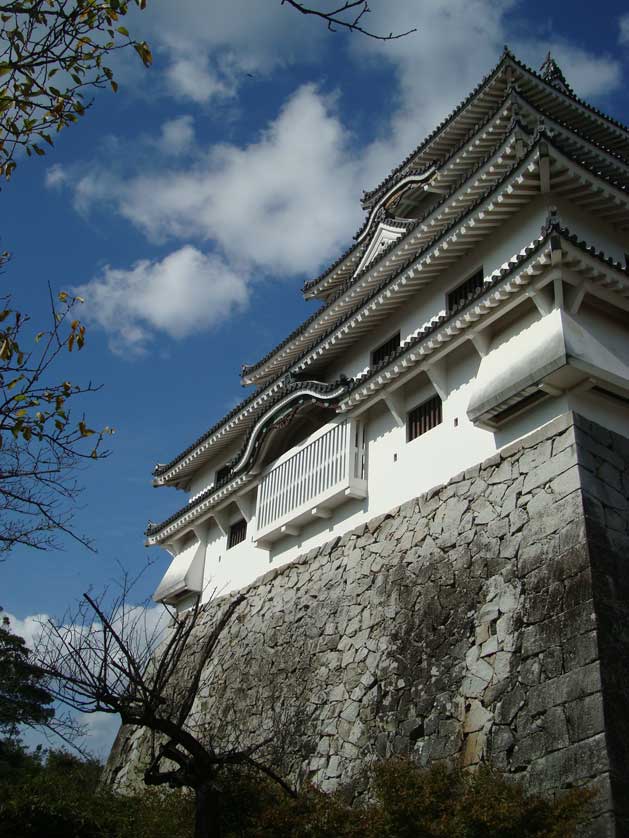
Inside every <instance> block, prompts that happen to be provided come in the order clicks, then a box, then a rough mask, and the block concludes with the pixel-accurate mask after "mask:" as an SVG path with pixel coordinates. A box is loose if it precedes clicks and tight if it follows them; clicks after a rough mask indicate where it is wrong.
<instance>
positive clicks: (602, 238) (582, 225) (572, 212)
mask: <svg viewBox="0 0 629 838" xmlns="http://www.w3.org/2000/svg"><path fill="white" fill-rule="evenodd" d="M554 202H555V206H556V207H557V210H558V211H559V217H560V219H561V223H562V224H564V225H565V226H566V227H568V228H569V229H570V232H571V233H576V234H577V235H578V236H579V237H580V238H582V239H584V241H586V242H587V243H588V244H593V245H596V247H597V249H599V250H602V251H603V253H604V254H605V256H611V257H613V258H614V259H616V260H617V261H618V262H620V263H621V264H624V262H625V253H626V252H627V251H629V237H628V236H627V234H626V233H623V232H622V231H621V230H617V229H616V228H615V227H612V226H611V225H610V224H608V223H606V222H605V221H603V220H602V219H600V218H598V217H597V216H596V215H593V214H592V213H587V212H584V210H582V209H581V208H580V207H577V206H575V204H573V203H571V202H570V201H568V200H567V199H566V198H562V197H560V196H555V197H554Z"/></svg>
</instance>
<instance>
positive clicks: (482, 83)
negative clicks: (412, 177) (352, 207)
mask: <svg viewBox="0 0 629 838" xmlns="http://www.w3.org/2000/svg"><path fill="white" fill-rule="evenodd" d="M511 57H513V53H512V52H511V51H510V50H509V49H508V47H506V46H505V48H504V50H503V52H502V55H501V56H500V58H499V59H498V61H497V63H496V64H495V66H494V67H493V69H492V70H490V71H489V73H487V74H486V75H485V76H483V78H482V79H481V80H480V82H479V83H478V84H477V85H476V86H475V87H474V88H473V89H472V90H471V91H470V93H468V95H467V96H466V97H465V98H464V99H463V100H462V101H461V102H460V103H459V104H458V105H457V107H456V108H454V110H452V111H451V112H450V113H449V114H448V115H447V116H446V117H444V119H442V120H441V122H440V123H439V124H438V125H437V127H436V128H434V129H433V130H432V131H431V132H430V134H428V136H427V137H425V138H424V139H423V140H422V142H421V143H419V145H417V146H415V148H414V149H413V151H411V152H410V154H408V155H407V156H406V157H405V158H404V160H402V162H401V163H399V164H398V165H397V166H396V167H395V168H394V169H393V170H392V171H391V172H390V173H389V174H388V175H387V176H386V177H385V178H383V180H381V181H380V183H379V184H378V185H377V186H375V187H374V188H373V189H369V190H365V191H364V192H363V198H362V201H363V205H364V202H365V200H371V198H372V197H373V196H374V195H376V194H377V193H378V192H379V191H380V190H381V189H382V187H383V186H384V185H385V184H386V183H388V182H389V180H390V179H391V178H392V177H394V176H395V175H396V174H397V173H398V172H400V171H401V170H402V169H403V168H404V167H405V166H407V165H408V164H409V163H410V162H411V160H412V159H413V158H414V157H416V156H417V155H418V154H419V153H420V151H422V150H424V149H425V148H426V147H427V146H428V145H429V144H430V143H431V142H433V140H434V139H435V137H436V136H437V135H438V134H440V133H441V132H442V131H443V130H444V129H445V128H446V127H447V125H449V124H450V123H451V122H452V121H453V120H454V119H455V117H456V116H458V114H460V113H461V112H462V111H463V110H464V109H465V108H466V107H467V105H469V103H470V102H471V101H472V100H473V99H474V97H475V96H478V94H479V93H480V91H481V90H482V88H483V87H485V85H487V84H488V83H489V81H490V80H491V79H492V78H493V77H494V76H495V75H497V73H498V70H499V69H500V67H501V65H502V64H503V63H504V62H505V60H506V59H508V58H511Z"/></svg>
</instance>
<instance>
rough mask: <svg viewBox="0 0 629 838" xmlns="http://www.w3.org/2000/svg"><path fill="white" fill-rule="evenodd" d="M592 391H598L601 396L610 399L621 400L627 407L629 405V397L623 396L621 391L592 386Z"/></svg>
mask: <svg viewBox="0 0 629 838" xmlns="http://www.w3.org/2000/svg"><path fill="white" fill-rule="evenodd" d="M592 392H593V393H598V394H599V395H600V396H607V398H609V399H614V401H617V402H619V403H620V404H622V405H624V406H625V407H626V406H627V405H629V398H627V397H626V396H621V395H620V393H612V391H611V390H607V389H606V388H605V387H592Z"/></svg>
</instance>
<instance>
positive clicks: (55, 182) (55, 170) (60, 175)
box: [45, 163, 67, 189]
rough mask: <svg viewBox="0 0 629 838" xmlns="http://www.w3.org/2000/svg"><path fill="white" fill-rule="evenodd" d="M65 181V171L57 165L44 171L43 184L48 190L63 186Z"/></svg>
mask: <svg viewBox="0 0 629 838" xmlns="http://www.w3.org/2000/svg"><path fill="white" fill-rule="evenodd" d="M66 181H67V175H66V171H65V169H64V168H63V166H60V165H59V163H55V164H54V165H53V166H51V167H50V168H49V169H47V170H46V178H45V183H46V186H47V187H48V189H56V188H58V187H60V186H63V185H64V184H65V183H66Z"/></svg>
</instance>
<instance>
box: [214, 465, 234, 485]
mask: <svg viewBox="0 0 629 838" xmlns="http://www.w3.org/2000/svg"><path fill="white" fill-rule="evenodd" d="M230 470H231V469H230V468H229V466H223V467H222V468H219V469H218V471H217V472H216V476H215V477H214V483H215V485H216V486H220V485H221V484H222V483H225V481H226V480H227V478H228V477H229V472H230Z"/></svg>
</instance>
